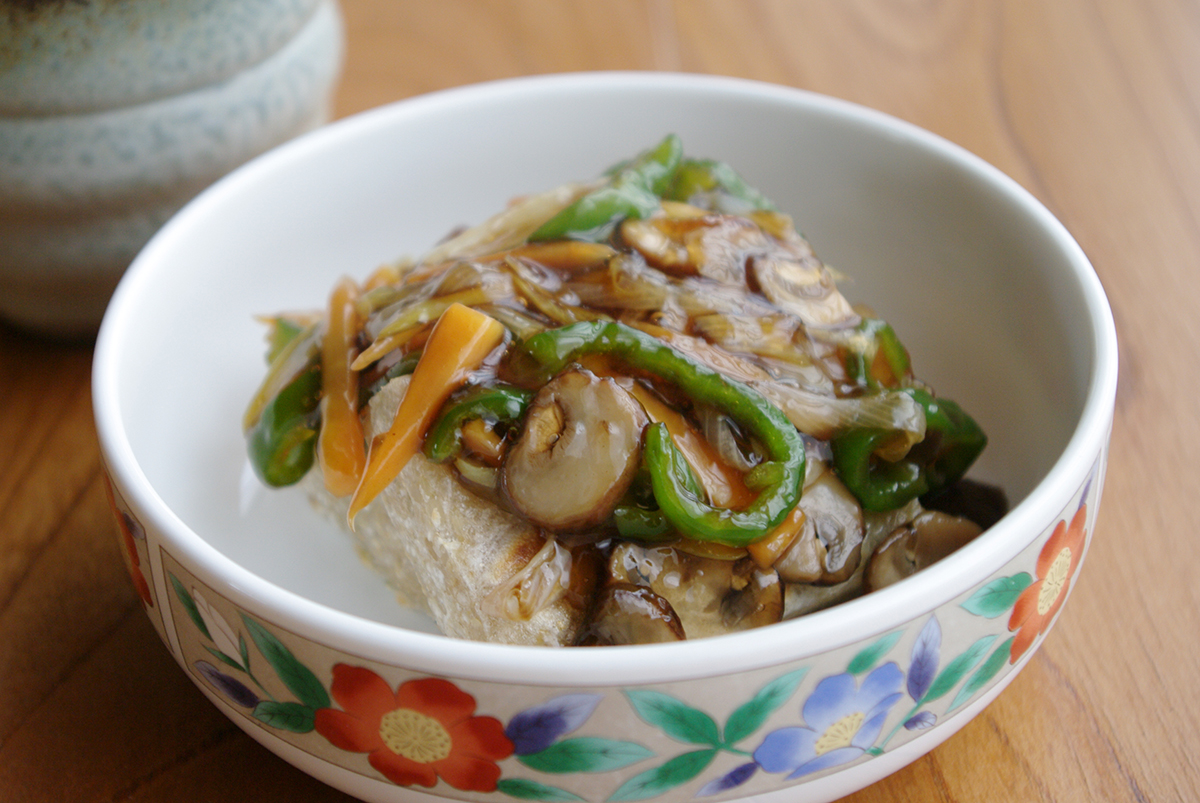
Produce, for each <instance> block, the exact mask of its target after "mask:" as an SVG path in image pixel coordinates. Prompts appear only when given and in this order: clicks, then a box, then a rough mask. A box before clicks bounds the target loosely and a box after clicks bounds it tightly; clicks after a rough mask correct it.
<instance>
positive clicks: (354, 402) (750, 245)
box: [243, 135, 1003, 644]
mask: <svg viewBox="0 0 1200 803" xmlns="http://www.w3.org/2000/svg"><path fill="white" fill-rule="evenodd" d="M269 324H270V338H269V342H270V349H269V360H270V368H269V370H268V373H267V376H266V379H265V381H264V382H263V385H262V387H261V388H260V389H259V391H258V393H257V394H256V395H255V396H254V398H253V400H252V401H251V403H250V406H249V408H248V410H247V412H246V416H245V420H244V422H243V423H244V428H245V431H246V435H247V440H248V449H249V455H250V459H251V463H252V465H253V466H254V468H255V470H256V472H257V473H258V476H259V477H260V478H261V479H262V480H263V481H264V482H266V483H267V484H268V485H271V486H285V485H291V484H294V483H298V482H301V481H302V480H305V482H306V483H307V486H306V487H308V488H309V489H310V492H311V494H312V496H313V498H314V501H317V502H318V506H319V507H321V508H322V509H323V510H326V511H333V513H334V515H336V516H337V517H338V518H340V519H341V520H342V521H343V522H345V523H346V524H347V525H348V528H349V529H350V530H352V531H354V532H358V530H359V529H360V527H362V526H364V525H363V524H362V522H363V521H366V520H369V521H370V522H371V523H370V524H369V529H371V530H372V532H371V533H370V534H368V535H367V536H365V538H366V540H365V541H363V543H361V544H360V547H361V548H362V550H363V551H364V552H365V553H366V554H367V555H368V558H369V559H370V560H372V562H373V563H375V564H376V565H377V566H378V567H379V568H380V570H381V571H383V572H384V573H385V574H387V575H389V579H391V580H392V581H393V584H394V585H396V587H397V590H398V591H400V592H402V594H403V595H404V596H405V598H406V599H409V600H414V599H415V600H417V602H416V603H415V604H419V605H422V606H423V607H425V608H426V609H427V610H431V611H433V612H434V614H435V618H436V619H438V623H439V625H441V626H442V629H443V630H444V631H446V632H448V633H449V634H451V635H461V636H464V637H478V638H493V639H496V640H502V641H518V642H530V643H551V644H622V643H631V642H652V641H670V640H677V639H682V638H689V637H690V638H695V637H700V636H708V635H715V634H719V633H723V632H730V631H734V630H741V629H745V628H748V627H755V626H758V625H762V624H768V623H771V622H777V621H779V620H780V619H781V618H785V617H787V616H795V615H800V614H803V613H807V612H810V611H814V610H819V609H821V608H823V607H827V606H829V605H832V604H835V603H837V602H840V601H843V600H845V599H849V598H851V597H853V596H857V595H859V594H862V593H865V592H869V591H871V590H874V589H876V588H879V587H882V586H884V585H887V584H890V583H892V582H896V581H897V580H900V579H902V578H904V577H907V576H909V575H911V574H913V573H914V572H915V571H917V570H919V569H920V568H922V567H923V566H925V565H928V564H929V563H932V562H933V561H936V560H938V559H940V558H941V557H944V556H945V555H947V554H949V553H950V552H952V551H953V550H954V549H956V548H958V547H959V546H961V545H962V544H964V543H966V542H967V541H969V540H971V539H972V538H974V537H975V536H976V535H978V534H979V533H980V532H981V530H982V528H983V527H986V526H988V525H989V524H990V523H991V521H993V520H994V519H995V518H996V517H997V516H998V515H999V514H1002V513H1003V500H1002V497H1001V496H1000V495H999V494H998V492H994V491H991V490H989V489H985V490H984V492H983V493H980V486H977V485H973V484H970V483H966V482H964V481H963V479H962V478H963V476H964V474H965V473H966V471H967V469H968V468H969V467H970V466H971V464H972V463H973V461H974V460H975V459H976V457H977V456H978V455H979V454H980V452H981V451H982V449H983V448H984V445H985V442H986V438H985V436H984V433H983V432H982V430H981V429H980V427H979V426H978V425H977V424H976V422H975V421H974V420H973V419H972V418H971V417H970V416H969V415H968V414H967V413H966V412H964V411H963V410H962V409H961V408H960V407H959V405H958V404H956V403H955V402H953V401H951V400H949V399H946V398H942V397H939V396H937V395H936V394H935V392H934V391H933V389H931V388H930V387H928V386H927V385H925V384H924V383H922V382H921V381H919V380H918V379H917V378H916V377H915V376H914V374H913V370H912V366H911V364H910V360H909V355H908V353H907V351H906V350H905V348H904V346H903V345H902V344H901V341H900V339H899V338H898V337H897V334H896V332H894V331H893V329H892V327H891V326H889V325H888V324H887V323H886V322H884V321H883V320H881V319H879V318H878V317H876V316H875V315H874V314H873V313H871V312H870V311H869V310H867V309H865V308H863V307H858V306H854V305H851V304H850V303H849V302H848V301H847V300H846V299H845V297H844V296H843V295H842V294H841V292H840V291H839V290H838V288H837V286H836V284H835V276H834V273H833V272H832V271H831V269H830V268H829V267H827V266H826V265H824V264H823V263H822V262H821V261H820V260H819V259H818V258H817V257H816V256H815V255H814V253H813V251H812V249H811V248H810V246H809V243H808V242H807V241H806V240H805V239H804V238H803V237H802V236H801V235H800V234H798V233H797V231H796V229H795V227H794V226H793V223H792V220H791V219H790V218H789V217H788V216H787V215H785V214H783V213H782V212H780V211H779V210H778V209H777V208H776V207H775V205H774V204H773V203H772V202H771V201H770V200H768V199H767V198H766V197H764V196H763V195H762V194H761V193H760V192H759V191H757V190H755V189H754V188H752V187H750V186H748V185H747V184H746V182H745V181H744V180H742V178H741V177H739V175H738V174H737V173H735V172H734V170H733V169H732V168H731V167H730V166H728V165H726V164H724V163H721V162H716V161H712V160H707V159H695V158H690V157H687V156H685V155H684V154H683V151H682V146H681V143H680V141H679V139H678V138H677V137H675V136H673V135H672V136H668V137H666V138H665V139H664V140H662V142H660V143H658V144H657V145H656V146H654V147H653V148H651V149H649V150H647V151H645V152H644V153H642V154H640V155H638V156H636V157H635V158H633V159H631V160H629V161H627V162H624V163H621V164H619V165H616V166H614V167H613V168H611V169H610V170H609V171H608V172H606V173H605V174H604V175H603V176H602V177H600V178H599V179H597V180H595V181H591V182H586V183H578V184H568V185H564V186H562V187H558V188H555V189H553V190H551V191H549V192H545V193H542V194H539V195H533V196H528V197H524V198H521V199H519V200H517V201H515V202H514V203H513V204H512V205H510V206H509V207H508V208H507V209H505V210H504V211H502V212H500V213H499V214H497V215H496V216H495V217H493V218H492V219H490V220H488V221H485V222H484V223H482V224H480V225H477V226H475V227H473V228H469V229H466V230H464V231H461V232H459V233H456V234H454V235H452V236H451V237H449V238H448V239H446V240H444V241H443V242H442V243H440V244H439V245H438V246H436V247H435V248H434V249H433V250H432V251H431V252H429V253H428V254H426V255H425V256H424V257H422V258H421V259H420V260H416V261H406V262H402V263H399V264H395V265H388V266H384V267H382V268H380V269H378V270H377V271H376V272H375V273H374V274H372V275H371V276H370V277H368V278H367V279H366V280H365V281H363V282H362V283H361V284H360V283H357V282H355V281H352V280H350V279H342V280H341V281H339V282H338V283H337V284H336V286H335V287H334V288H333V290H332V293H331V294H330V296H329V299H328V303H327V305H326V308H325V309H324V310H321V311H317V312H314V313H312V314H287V315H278V316H275V317H273V318H271V319H269ZM418 463H419V464H420V465H419V466H417V465H415V464H418ZM422 472H424V473H422ZM306 477H307V479H305V478H306ZM447 482H449V484H446V483H447ZM429 483H442V484H441V485H436V486H435V485H429ZM423 485H425V486H427V487H426V488H425V490H423V491H421V494H423V495H420V494H418V495H416V496H414V495H413V493H414V492H413V490H412V487H417V486H423ZM405 486H410V487H405ZM434 487H436V488H437V490H436V491H431V490H429V489H432V488H434ZM964 497H970V498H974V499H975V500H976V502H975V503H974V504H968V506H967V507H966V508H964V507H963V506H962V504H960V500H961V499H963V498H964ZM980 500H982V504H981V503H980ZM441 506H445V510H443V507H441ZM455 506H457V507H458V508H463V509H466V510H468V511H469V513H468V515H466V516H465V517H463V520H464V522H465V523H464V524H462V525H459V524H456V523H455V521H457V519H454V520H448V519H452V518H453V517H454V507H455ZM964 510H968V511H971V510H973V512H970V515H969V516H968V515H964ZM477 522H494V523H485V524H478V526H475V523H477ZM473 526H474V527H475V529H473V530H472V529H470V528H471V527H473ZM416 542H422V543H424V544H425V546H421V547H420V548H419V549H418V548H417V547H415V546H414V543H416ZM485 542H486V545H485ZM426 547H427V548H426ZM473 551H474V552H476V553H477V554H474V555H473V554H472V552H473ZM501 554H503V556H504V557H503V559H498V558H497V557H496V556H497V555H501ZM451 564H454V565H451ZM430 575H434V576H436V577H438V578H440V579H438V580H436V581H434V582H429V583H428V587H425V588H421V589H415V588H413V586H414V585H418V584H421V583H423V582H426V581H425V580H423V579H422V578H427V577H429V576H430ZM447 578H449V579H447ZM456 578H458V579H456ZM460 581H461V582H460ZM446 596H449V597H452V598H451V599H440V600H439V599H436V598H437V597H446ZM555 607H557V608H559V609H561V610H562V613H561V614H558V615H554V616H551V615H550V614H548V613H547V611H549V610H550V609H552V608H555ZM455 614H456V615H457V618H458V619H461V620H463V621H464V622H465V621H471V620H479V621H483V622H485V625H478V624H477V623H475V622H472V623H471V624H470V625H463V626H462V627H457V626H455V625H454V624H453V622H452V621H450V620H452V619H454V618H455ZM538 616H542V617H543V618H544V619H545V620H546V622H545V624H544V625H536V626H532V625H529V624H528V623H529V622H536V621H537V617H538ZM489 620H498V621H502V622H503V621H507V622H522V623H526V624H524V625H522V627H524V628H525V629H523V630H519V631H512V632H507V631H504V630H503V629H501V630H498V631H494V632H493V630H490V629H488V626H486V622H487V621H489ZM479 627H483V628H484V629H483V630H479V629H478V628H479ZM472 628H475V629H474V630H472ZM531 628H532V629H531Z"/></svg>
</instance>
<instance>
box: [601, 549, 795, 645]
mask: <svg viewBox="0 0 1200 803" xmlns="http://www.w3.org/2000/svg"><path fill="white" fill-rule="evenodd" d="M608 565H609V574H610V578H611V581H612V582H616V583H632V584H633V585H639V586H644V587H646V588H649V589H650V590H652V591H653V592H654V593H656V594H658V595H659V596H661V597H663V598H664V599H665V600H666V601H667V602H669V603H670V605H671V607H672V608H673V609H674V611H675V613H676V614H678V616H679V620H680V622H681V623H682V624H683V630H684V632H685V633H686V634H687V637H688V638H689V639H694V638H704V637H707V636H718V635H721V634H723V633H733V632H736V631H740V630H749V629H751V628H755V627H761V626H763V625H768V624H773V623H775V622H778V621H779V620H780V619H781V618H782V616H783V585H782V584H781V583H780V582H779V576H778V575H777V574H776V573H775V572H773V571H769V572H764V571H761V570H759V569H758V567H757V566H756V565H755V564H754V561H753V560H751V559H750V558H740V559H737V560H722V559H719V558H708V557H700V556H698V555H692V554H688V553H687V552H684V551H683V550H680V549H676V548H674V547H671V546H664V545H659V546H642V545H640V544H634V543H631V542H622V543H620V544H618V545H617V546H616V547H615V548H614V549H613V553H612V555H611V556H610V557H609V562H608Z"/></svg>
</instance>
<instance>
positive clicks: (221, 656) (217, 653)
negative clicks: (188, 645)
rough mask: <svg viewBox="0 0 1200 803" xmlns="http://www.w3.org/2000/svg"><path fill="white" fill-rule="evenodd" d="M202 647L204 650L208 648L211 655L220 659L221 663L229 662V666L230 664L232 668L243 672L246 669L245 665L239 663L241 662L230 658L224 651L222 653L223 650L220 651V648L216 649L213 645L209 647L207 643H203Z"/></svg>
mask: <svg viewBox="0 0 1200 803" xmlns="http://www.w3.org/2000/svg"><path fill="white" fill-rule="evenodd" d="M204 649H206V650H208V651H209V652H210V653H212V656H213V657H214V658H216V659H217V660H218V661H220V662H221V663H223V664H229V665H230V666H232V667H233V668H234V669H238V670H241V671H242V672H245V671H246V667H244V666H242V665H241V664H239V663H238V662H237V661H235V660H233V659H232V658H230V657H229V656H228V655H226V654H225V653H223V652H221V651H220V650H218V649H216V648H215V647H210V646H208V645H207V644H205V645H204Z"/></svg>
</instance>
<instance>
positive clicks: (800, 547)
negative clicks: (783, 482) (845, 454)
mask: <svg viewBox="0 0 1200 803" xmlns="http://www.w3.org/2000/svg"><path fill="white" fill-rule="evenodd" d="M800 509H801V510H803V511H804V515H805V522H804V529H803V530H802V531H801V533H800V535H799V536H798V537H797V538H796V540H795V542H794V543H793V544H792V546H791V547H790V548H789V549H788V550H787V551H786V552H784V553H783V555H782V556H781V557H780V558H779V560H777V561H775V570H776V571H777V572H779V576H780V578H781V579H783V580H785V581H787V582H792V583H819V584H821V585H834V584H837V583H841V582H843V581H844V580H846V579H847V578H849V577H850V575H851V574H853V573H854V570H855V569H856V568H858V564H859V561H860V559H861V554H862V542H863V533H864V525H863V512H862V508H861V507H860V506H859V504H858V500H857V499H855V498H854V495H853V494H851V493H850V491H849V490H847V488H846V486H845V485H843V484H842V482H841V480H839V479H838V478H837V477H836V476H834V474H833V472H832V471H824V472H822V473H821V474H820V475H819V476H817V478H816V479H815V480H813V481H812V482H811V483H810V484H809V485H807V486H806V487H805V489H804V494H803V495H802V496H801V497H800Z"/></svg>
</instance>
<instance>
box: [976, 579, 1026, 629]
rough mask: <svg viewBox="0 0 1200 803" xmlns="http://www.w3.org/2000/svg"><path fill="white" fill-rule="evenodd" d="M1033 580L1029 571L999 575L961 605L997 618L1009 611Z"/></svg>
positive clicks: (991, 617) (988, 616)
mask: <svg viewBox="0 0 1200 803" xmlns="http://www.w3.org/2000/svg"><path fill="white" fill-rule="evenodd" d="M1032 582H1033V577H1032V576H1030V574H1029V572H1021V573H1020V574H1014V575H1012V576H1011V577H999V578H997V579H995V580H993V581H992V582H990V583H988V584H987V585H985V586H984V587H983V588H981V589H979V590H978V591H976V592H975V593H974V594H972V595H971V597H970V598H969V599H968V600H967V601H966V602H964V603H962V605H961V606H960V607H961V608H962V609H963V610H965V611H967V612H969V613H973V614H975V615H976V616H986V617H987V618H988V619H995V618H996V617H997V616H1003V615H1004V614H1006V613H1008V612H1009V610H1011V609H1012V606H1013V605H1015V604H1016V602H1017V597H1019V596H1021V592H1022V591H1024V590H1025V589H1026V588H1028V587H1029V584H1030V583H1032Z"/></svg>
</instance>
